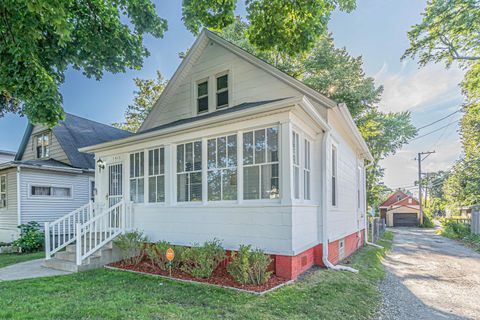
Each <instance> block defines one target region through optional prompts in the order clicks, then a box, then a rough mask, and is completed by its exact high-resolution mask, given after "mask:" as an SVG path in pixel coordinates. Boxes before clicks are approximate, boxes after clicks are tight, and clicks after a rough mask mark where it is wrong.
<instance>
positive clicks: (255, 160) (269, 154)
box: [243, 127, 279, 200]
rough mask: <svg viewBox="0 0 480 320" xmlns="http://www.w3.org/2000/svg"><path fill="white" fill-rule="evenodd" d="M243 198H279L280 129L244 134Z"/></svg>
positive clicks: (272, 128)
mask: <svg viewBox="0 0 480 320" xmlns="http://www.w3.org/2000/svg"><path fill="white" fill-rule="evenodd" d="M243 198H244V199H245V200H249V199H278V198H279V164H278V127H271V128H267V129H259V130H255V131H250V132H245V133H243Z"/></svg>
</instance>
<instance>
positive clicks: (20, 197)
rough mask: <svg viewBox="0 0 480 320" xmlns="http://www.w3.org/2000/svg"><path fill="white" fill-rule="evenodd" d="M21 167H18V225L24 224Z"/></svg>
mask: <svg viewBox="0 0 480 320" xmlns="http://www.w3.org/2000/svg"><path fill="white" fill-rule="evenodd" d="M20 170H21V169H20V167H17V222H18V224H17V225H21V224H22V194H21V191H22V189H21V184H20V177H21V174H20Z"/></svg>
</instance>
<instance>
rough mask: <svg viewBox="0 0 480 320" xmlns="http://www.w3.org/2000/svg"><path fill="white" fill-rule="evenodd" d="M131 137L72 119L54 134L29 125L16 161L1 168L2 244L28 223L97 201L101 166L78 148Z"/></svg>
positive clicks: (49, 219) (96, 123)
mask: <svg viewBox="0 0 480 320" xmlns="http://www.w3.org/2000/svg"><path fill="white" fill-rule="evenodd" d="M130 135H131V133H128V132H126V131H123V130H119V129H116V128H113V127H110V126H107V125H104V124H101V123H98V122H94V121H91V120H88V119H84V118H81V117H77V116H74V115H72V114H67V117H66V119H65V120H64V121H60V123H59V124H58V125H57V126H56V127H54V128H53V129H49V128H48V127H46V126H43V125H32V124H29V125H28V127H27V129H26V131H25V134H24V137H23V140H22V142H21V145H20V147H19V149H18V152H17V155H16V157H15V159H13V161H10V162H6V163H2V164H0V200H1V201H0V242H2V241H3V242H10V241H12V240H14V239H15V238H16V237H17V236H18V228H17V226H18V225H20V224H22V223H27V222H29V221H36V222H39V223H40V224H43V223H44V222H47V221H53V220H55V219H57V218H59V217H62V216H64V215H65V214H67V213H68V212H70V211H72V210H74V209H76V208H78V207H79V206H82V205H84V204H86V203H88V202H89V200H91V199H93V192H94V167H95V162H94V159H93V156H92V155H91V154H86V153H82V152H79V151H78V148H81V147H84V146H88V145H91V144H92V143H93V144H94V143H101V142H106V141H110V140H115V139H119V138H124V137H127V136H130Z"/></svg>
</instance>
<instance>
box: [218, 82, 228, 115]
mask: <svg viewBox="0 0 480 320" xmlns="http://www.w3.org/2000/svg"><path fill="white" fill-rule="evenodd" d="M224 107H228V74H225V75H222V76H219V77H217V109H220V108H224Z"/></svg>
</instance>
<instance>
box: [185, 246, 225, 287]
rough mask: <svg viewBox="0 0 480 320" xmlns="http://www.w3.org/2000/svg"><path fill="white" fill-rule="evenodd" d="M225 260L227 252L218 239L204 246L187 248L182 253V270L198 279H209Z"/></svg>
mask: <svg viewBox="0 0 480 320" xmlns="http://www.w3.org/2000/svg"><path fill="white" fill-rule="evenodd" d="M223 260H225V250H224V249H223V248H222V246H221V243H220V241H219V240H218V239H214V240H213V241H207V242H205V243H204V244H203V246H201V247H200V246H193V247H191V248H186V249H185V250H184V251H183V252H182V256H181V267H180V269H181V270H182V271H184V272H186V273H188V274H190V275H192V276H194V277H197V278H209V277H211V275H212V273H213V271H214V270H215V269H216V268H217V267H218V265H219V264H220V262H222V261H223Z"/></svg>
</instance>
